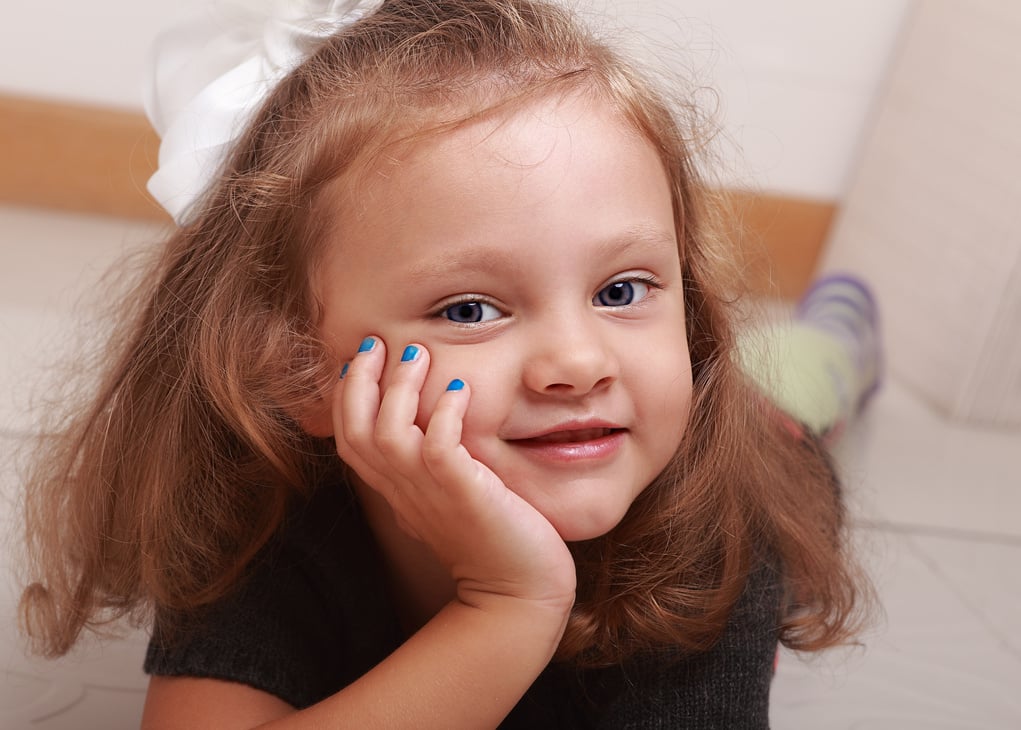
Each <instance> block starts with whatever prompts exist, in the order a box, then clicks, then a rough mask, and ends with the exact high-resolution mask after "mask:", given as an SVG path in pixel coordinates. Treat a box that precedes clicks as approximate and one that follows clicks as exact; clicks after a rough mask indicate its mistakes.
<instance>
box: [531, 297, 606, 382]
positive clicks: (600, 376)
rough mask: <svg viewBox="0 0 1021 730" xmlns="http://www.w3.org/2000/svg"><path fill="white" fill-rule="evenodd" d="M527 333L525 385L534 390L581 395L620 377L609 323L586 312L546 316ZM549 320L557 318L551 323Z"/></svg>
mask: <svg viewBox="0 0 1021 730" xmlns="http://www.w3.org/2000/svg"><path fill="white" fill-rule="evenodd" d="M544 319H545V321H544V322H543V323H541V324H540V325H539V326H538V327H536V328H535V330H536V331H534V332H530V333H529V334H528V342H527V343H526V345H525V347H526V348H527V350H526V352H527V355H526V362H525V365H524V375H523V378H524V383H525V386H526V387H527V388H528V389H529V390H532V391H534V392H536V393H542V394H544V395H559V396H565V397H578V396H584V395H587V394H588V393H591V392H593V391H595V390H599V389H602V388H605V387H607V386H608V385H610V384H611V383H613V382H614V381H616V380H617V379H618V378H619V377H620V360H619V357H618V354H617V352H616V350H615V349H614V347H613V338H612V331H610V327H611V325H609V324H608V323H603V322H599V321H597V320H598V316H597V315H594V314H591V313H588V314H586V315H583V316H578V317H571V318H568V317H563V316H561V317H548V318H544ZM550 320H557V321H555V322H551V321H550Z"/></svg>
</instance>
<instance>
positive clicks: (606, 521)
mask: <svg viewBox="0 0 1021 730" xmlns="http://www.w3.org/2000/svg"><path fill="white" fill-rule="evenodd" d="M622 519H624V513H623V512H621V513H619V514H618V513H613V514H595V515H589V516H588V517H587V519H584V520H579V519H578V516H577V515H570V516H569V517H567V518H565V519H550V523H551V524H552V525H553V527H554V529H556V531H557V533H558V534H559V535H560V537H561V538H563V540H564V542H583V541H585V540H594V539H595V538H597V537H602V536H603V535H605V534H606V533H608V532H609V531H610V530H612V529H613V528H614V527H616V526H617V525H618V524H620V521H621V520H622Z"/></svg>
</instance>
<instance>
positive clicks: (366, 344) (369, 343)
mask: <svg viewBox="0 0 1021 730" xmlns="http://www.w3.org/2000/svg"><path fill="white" fill-rule="evenodd" d="M375 346H376V338H375V337H366V338H365V339H364V340H362V344H360V345H358V352H371V351H372V348H373V347H375Z"/></svg>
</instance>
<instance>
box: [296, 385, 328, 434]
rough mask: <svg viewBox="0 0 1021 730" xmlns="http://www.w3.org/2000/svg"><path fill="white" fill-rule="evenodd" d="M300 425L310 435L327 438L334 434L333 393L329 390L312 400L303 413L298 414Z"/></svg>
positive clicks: (297, 418)
mask: <svg viewBox="0 0 1021 730" xmlns="http://www.w3.org/2000/svg"><path fill="white" fill-rule="evenodd" d="M295 420H297V422H298V425H299V426H301V430H302V431H304V432H305V433H307V434H308V435H309V436H315V437H316V438H327V437H329V436H332V435H333V406H332V403H331V393H330V391H327V392H325V393H323V394H322V395H320V396H319V397H318V398H316V399H315V400H314V401H310V402H309V403H308V404H307V405H306V406H305V407H304V408H303V409H302V412H301V413H298V414H296V419H295Z"/></svg>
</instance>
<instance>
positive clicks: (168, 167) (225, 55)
mask: <svg viewBox="0 0 1021 730" xmlns="http://www.w3.org/2000/svg"><path fill="white" fill-rule="evenodd" d="M381 4H382V0H272V2H271V3H270V2H269V0H262V2H252V1H249V2H239V1H235V2H231V3H229V4H228V3H227V2H223V3H220V4H218V5H216V6H215V7H214V8H213V12H211V13H210V14H207V15H206V16H204V17H201V18H198V19H196V20H193V21H191V22H189V23H186V24H184V25H182V26H180V27H178V28H175V29H173V30H171V31H169V32H167V33H164V34H163V35H162V36H160V37H159V38H158V39H157V41H156V44H155V47H154V49H153V68H152V76H151V78H150V80H149V83H148V85H147V88H146V93H145V99H144V101H145V111H146V115H147V116H148V117H149V120H150V121H151V122H152V125H153V127H154V128H155V130H156V132H157V133H158V134H159V135H160V138H161V141H160V151H159V165H158V168H157V170H156V172H155V173H154V174H153V176H152V177H151V178H150V179H149V183H148V189H149V192H150V193H151V194H152V196H153V197H154V198H155V199H156V200H157V202H159V203H160V205H162V206H163V208H165V209H166V211H167V212H168V213H170V215H171V216H172V217H173V218H174V221H175V222H177V223H178V224H181V223H184V222H185V221H186V220H187V219H188V216H189V214H190V212H191V209H192V207H193V206H194V204H195V202H196V201H197V200H198V198H199V197H200V196H201V195H202V193H203V192H204V191H205V189H206V187H207V186H208V185H209V183H210V181H211V180H212V178H213V175H214V174H215V172H216V170H217V169H218V168H219V166H220V165H221V164H222V163H223V160H224V159H225V157H226V156H227V153H228V151H229V149H230V147H231V145H232V144H233V142H234V141H235V140H236V139H237V138H238V136H240V134H241V132H242V131H243V130H244V128H245V127H246V126H247V124H248V122H249V121H251V117H252V115H253V114H254V113H255V111H256V110H257V109H258V108H259V106H261V104H262V102H263V101H264V100H265V98H266V96H267V95H268V94H269V93H270V91H271V90H272V89H273V88H274V87H275V86H276V85H277V84H278V83H279V82H280V81H281V79H283V78H284V77H285V76H286V75H287V74H288V73H290V72H291V71H293V70H294V69H295V68H297V67H298V66H299V65H300V64H301V63H302V62H303V61H304V60H305V59H307V58H308V57H309V56H310V55H311V54H312V53H313V52H314V51H315V49H316V48H317V47H318V46H319V45H320V44H321V43H322V42H323V41H324V40H325V39H327V38H328V37H330V36H331V35H333V34H335V33H337V32H338V31H340V30H341V29H343V28H345V27H347V26H349V25H351V24H352V23H354V22H356V21H358V20H360V19H361V18H363V17H365V16H367V15H370V14H372V13H374V12H375V11H376V10H377V9H378V8H379V6H380V5H381Z"/></svg>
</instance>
